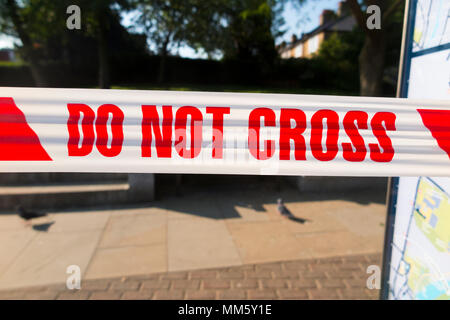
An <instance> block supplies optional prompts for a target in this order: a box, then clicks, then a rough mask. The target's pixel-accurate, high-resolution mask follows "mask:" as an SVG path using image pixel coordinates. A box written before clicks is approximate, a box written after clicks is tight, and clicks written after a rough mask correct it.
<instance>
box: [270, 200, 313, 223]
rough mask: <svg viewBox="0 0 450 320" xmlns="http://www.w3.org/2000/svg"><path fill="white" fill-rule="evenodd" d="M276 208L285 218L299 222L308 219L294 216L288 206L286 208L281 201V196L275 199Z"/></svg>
mask: <svg viewBox="0 0 450 320" xmlns="http://www.w3.org/2000/svg"><path fill="white" fill-rule="evenodd" d="M277 209H278V212H279V213H280V214H281V216H283V217H285V218H288V219H290V220H293V221H296V222H300V223H305V222H307V221H309V220H307V219H303V218H298V217H296V216H294V215H293V214H292V212H291V211H289V209H288V208H286V206H285V205H284V203H283V199H281V198H279V199H278V200H277Z"/></svg>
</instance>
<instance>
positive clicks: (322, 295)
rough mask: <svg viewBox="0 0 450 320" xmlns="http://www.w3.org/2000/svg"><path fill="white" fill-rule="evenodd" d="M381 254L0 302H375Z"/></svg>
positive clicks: (31, 293) (34, 292) (106, 282)
mask: <svg viewBox="0 0 450 320" xmlns="http://www.w3.org/2000/svg"><path fill="white" fill-rule="evenodd" d="M369 265H378V266H381V254H370V255H353V256H343V257H333V258H323V259H309V260H296V261H285V262H274V263H264V264H251V265H243V266H238V267H228V268H216V269H205V270H195V271H184V272H169V273H156V274H148V275H141V276H130V277H120V278H110V279H99V280H86V281H83V282H82V284H81V289H80V290H68V289H66V288H65V287H64V286H63V285H56V286H39V287H32V288H26V289H16V290H9V291H0V299H64V300H65V299H91V300H97V299H102V300H103V299H164V300H165V299H378V297H379V291H378V290H376V289H374V290H369V289H367V288H366V281H367V277H368V276H369V275H368V274H367V273H366V270H367V267H368V266H369Z"/></svg>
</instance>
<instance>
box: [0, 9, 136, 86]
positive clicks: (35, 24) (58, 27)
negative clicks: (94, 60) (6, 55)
mask: <svg viewBox="0 0 450 320" xmlns="http://www.w3.org/2000/svg"><path fill="white" fill-rule="evenodd" d="M72 4H76V5H78V6H79V7H80V8H81V18H82V24H81V25H82V30H81V31H80V32H82V33H83V34H85V35H86V36H88V37H94V38H95V39H96V41H97V50H98V61H99V79H98V83H99V86H100V87H101V88H109V86H110V65H109V52H108V41H109V38H110V35H109V30H110V28H111V23H112V21H114V20H115V21H119V20H120V17H119V11H120V10H124V9H127V8H129V5H128V1H126V0H117V1H113V0H97V1H91V0H77V1H74V0H58V1H54V0H22V1H17V0H0V32H3V33H6V34H9V35H12V36H15V37H17V38H19V39H20V40H21V42H22V46H21V48H20V51H21V54H22V56H23V58H24V60H25V61H27V62H28V63H29V65H30V69H31V73H32V76H33V79H34V80H35V83H36V85H37V86H47V84H48V81H47V79H46V77H45V75H44V72H43V68H42V67H43V63H44V61H45V60H48V59H46V58H48V57H46V55H45V49H46V44H47V43H48V42H49V41H50V40H52V39H55V38H59V39H61V41H62V43H61V44H60V46H64V43H65V42H66V41H67V40H68V35H67V28H66V19H67V17H68V16H67V14H66V8H67V7H68V6H69V5H72ZM74 32H78V30H77V31H74Z"/></svg>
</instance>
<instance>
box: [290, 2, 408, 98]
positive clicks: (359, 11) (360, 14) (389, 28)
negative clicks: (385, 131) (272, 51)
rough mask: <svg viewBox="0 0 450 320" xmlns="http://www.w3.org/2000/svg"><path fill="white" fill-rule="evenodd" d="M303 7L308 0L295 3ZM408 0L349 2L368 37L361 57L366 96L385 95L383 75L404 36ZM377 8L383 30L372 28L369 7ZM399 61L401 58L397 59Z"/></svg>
mask: <svg viewBox="0 0 450 320" xmlns="http://www.w3.org/2000/svg"><path fill="white" fill-rule="evenodd" d="M295 1H297V3H300V4H303V3H305V2H306V1H308V0H295ZM404 2H405V1H404V0H345V5H347V6H348V8H349V9H350V12H351V14H352V15H353V17H354V18H355V20H356V23H357V26H358V28H359V30H360V31H361V32H362V33H363V34H364V40H363V45H362V47H361V51H360V53H359V56H358V64H359V82H360V94H361V95H363V96H380V95H382V94H383V76H384V73H385V69H386V63H387V62H389V61H391V60H392V57H387V53H393V52H398V50H396V49H394V50H392V48H391V47H390V46H391V45H394V46H395V47H399V44H400V43H399V42H398V43H394V44H393V43H392V39H395V40H396V41H397V40H398V39H399V35H400V34H401V23H402V18H403V15H402V12H403V8H404ZM370 5H376V6H378V7H379V8H380V11H381V17H380V18H381V29H368V27H367V19H368V18H369V16H371V15H372V14H369V15H368V14H367V13H366V11H367V7H368V6H370ZM396 59H398V56H397V57H396Z"/></svg>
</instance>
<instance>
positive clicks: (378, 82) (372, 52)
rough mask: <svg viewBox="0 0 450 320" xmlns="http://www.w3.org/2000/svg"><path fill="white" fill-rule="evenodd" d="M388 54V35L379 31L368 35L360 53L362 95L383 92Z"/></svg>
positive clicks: (374, 95) (377, 94)
mask: <svg viewBox="0 0 450 320" xmlns="http://www.w3.org/2000/svg"><path fill="white" fill-rule="evenodd" d="M385 56H386V36H385V34H384V33H382V32H380V31H377V32H374V33H372V34H370V35H366V37H365V40H364V45H363V48H362V50H361V53H360V55H359V82H360V86H361V87H360V93H361V95H362V96H373V97H376V96H381V95H382V94H383V73H384V63H385Z"/></svg>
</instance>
